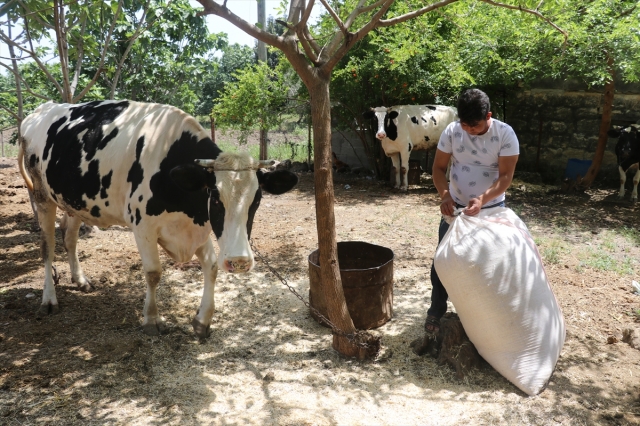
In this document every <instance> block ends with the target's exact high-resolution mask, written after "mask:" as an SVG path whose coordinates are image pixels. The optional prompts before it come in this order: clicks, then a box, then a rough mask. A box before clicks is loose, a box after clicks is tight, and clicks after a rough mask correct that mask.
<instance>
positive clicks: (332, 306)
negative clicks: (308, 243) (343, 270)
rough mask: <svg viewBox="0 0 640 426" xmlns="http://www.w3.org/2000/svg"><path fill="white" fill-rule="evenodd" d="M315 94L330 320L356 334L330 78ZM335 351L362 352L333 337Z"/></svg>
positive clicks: (321, 241)
mask: <svg viewBox="0 0 640 426" xmlns="http://www.w3.org/2000/svg"><path fill="white" fill-rule="evenodd" d="M315 83H316V84H315V85H314V87H310V88H309V93H310V94H311V118H312V121H313V142H314V181H315V190H316V193H315V196H316V226H317V228H318V252H319V261H320V279H321V281H322V289H323V294H324V297H325V300H326V302H327V312H328V314H329V320H330V321H331V322H332V323H333V324H334V325H335V327H336V328H338V329H339V330H341V331H343V332H345V333H347V334H351V333H355V331H356V328H355V326H354V325H353V321H352V320H351V316H350V315H349V310H348V309H347V302H346V301H345V298H344V291H343V289H342V280H341V279H340V266H339V264H338V245H337V241H336V226H335V225H336V223H335V215H334V212H333V206H334V191H333V176H332V172H333V170H332V167H331V111H330V104H329V100H330V98H329V78H323V77H318V78H317V79H316V81H315ZM333 348H334V349H335V350H336V351H338V352H339V353H341V354H342V355H345V356H350V357H353V356H359V348H358V347H357V346H355V345H353V344H352V343H351V342H350V341H349V340H348V339H347V338H346V337H344V336H342V335H339V334H336V333H335V332H334V333H333Z"/></svg>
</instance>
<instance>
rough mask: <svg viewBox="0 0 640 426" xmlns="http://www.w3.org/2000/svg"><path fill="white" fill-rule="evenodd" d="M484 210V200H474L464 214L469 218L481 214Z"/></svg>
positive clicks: (471, 200)
mask: <svg viewBox="0 0 640 426" xmlns="http://www.w3.org/2000/svg"><path fill="white" fill-rule="evenodd" d="M481 208H482V200H481V199H480V198H472V199H470V200H469V204H468V205H467V207H465V209H464V210H463V212H464V214H466V215H467V216H475V215H477V214H478V213H480V209H481Z"/></svg>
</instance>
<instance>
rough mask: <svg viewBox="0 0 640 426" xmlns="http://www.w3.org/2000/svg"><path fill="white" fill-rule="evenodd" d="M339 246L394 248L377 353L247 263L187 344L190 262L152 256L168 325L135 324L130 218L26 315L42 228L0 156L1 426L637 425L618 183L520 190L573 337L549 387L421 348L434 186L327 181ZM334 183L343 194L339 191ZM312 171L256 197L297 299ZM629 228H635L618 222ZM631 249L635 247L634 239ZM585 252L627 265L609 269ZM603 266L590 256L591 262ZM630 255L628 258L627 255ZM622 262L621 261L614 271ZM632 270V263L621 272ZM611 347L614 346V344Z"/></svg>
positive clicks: (309, 231)
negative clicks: (159, 331) (286, 189)
mask: <svg viewBox="0 0 640 426" xmlns="http://www.w3.org/2000/svg"><path fill="white" fill-rule="evenodd" d="M335 179H336V182H335V188H336V207H335V214H336V232H337V235H338V240H339V241H366V242H370V243H373V244H378V245H382V246H385V247H389V248H391V249H392V250H393V251H394V254H395V260H394V316H393V319H392V320H391V321H389V322H388V323H386V324H385V325H384V326H382V327H380V328H379V329H377V330H376V332H377V333H379V334H380V335H381V336H382V345H383V351H382V353H381V355H380V357H379V358H378V359H377V360H375V361H365V362H359V361H356V360H352V359H344V358H342V357H341V356H339V355H338V354H336V353H335V352H334V351H333V350H332V349H331V335H330V334H329V331H328V329H327V328H325V327H322V326H320V325H318V324H317V323H316V322H315V321H314V320H313V319H312V318H311V317H310V315H309V312H308V309H307V308H306V307H305V306H304V305H303V304H302V302H301V301H300V300H298V299H297V298H296V297H295V296H294V295H293V294H291V292H290V291H289V290H288V289H287V288H286V287H285V286H284V285H283V284H282V283H280V282H279V281H278V280H277V279H276V278H275V277H274V276H273V274H272V273H270V272H268V270H267V269H266V268H265V267H264V265H263V264H260V263H259V264H258V265H257V267H256V270H255V272H254V273H251V274H248V275H225V274H220V276H219V279H218V283H217V286H216V295H215V300H216V308H217V312H216V314H215V316H214V322H213V324H212V335H211V337H210V338H209V339H208V340H206V341H203V342H200V341H198V340H197V339H195V338H194V335H193V332H192V330H191V327H190V326H189V322H190V319H191V318H192V316H193V315H194V313H195V310H196V308H197V306H198V304H199V301H200V297H201V291H202V274H201V271H200V269H199V268H198V266H197V262H190V263H186V264H176V263H174V262H173V261H171V260H170V259H169V258H167V257H164V258H163V265H164V275H163V278H162V281H161V285H160V288H159V292H158V293H159V294H158V300H159V307H160V309H161V312H162V313H163V315H164V316H165V318H166V319H167V321H168V324H169V326H170V327H169V332H168V334H166V335H163V336H160V337H148V336H146V335H144V334H142V332H141V331H140V328H139V324H140V320H141V316H142V315H141V310H142V307H143V299H144V292H145V284H144V276H143V271H142V270H141V264H140V258H139V255H138V253H137V250H136V248H135V245H134V242H133V238H132V235H131V233H130V231H129V230H128V229H126V228H119V227H113V228H109V229H107V230H102V231H100V232H97V233H90V234H86V235H83V236H82V237H81V241H80V242H79V250H80V253H81V255H80V257H81V260H82V262H83V266H84V268H85V270H86V272H87V274H88V275H89V276H90V277H91V278H92V279H93V282H94V284H95V285H96V287H97V288H96V290H95V291H94V292H92V293H88V294H85V293H81V292H79V291H77V290H76V289H75V288H74V286H73V285H72V284H71V283H70V276H69V268H68V266H67V264H66V262H65V253H64V249H63V248H62V245H61V244H60V236H59V235H58V237H57V239H58V245H57V248H56V259H55V264H56V266H57V268H58V271H59V273H60V275H61V279H60V284H59V285H58V286H57V294H58V299H59V302H60V308H61V312H60V314H58V315H55V316H49V317H45V318H41V319H38V318H36V315H35V313H36V309H37V307H38V305H39V303H40V298H41V294H42V281H43V269H42V264H41V260H40V255H39V252H40V250H39V236H38V234H37V233H33V232H31V222H30V220H31V211H30V206H29V203H28V198H27V193H26V190H25V188H24V186H23V184H22V182H21V179H20V177H19V174H18V171H17V167H16V164H15V160H4V161H3V162H2V163H0V233H1V235H2V237H1V238H0V423H1V424H6V425H14V424H15V425H18V424H51V425H55V424H61V425H74V424H77V425H80V424H82V425H85V424H127V425H136V424H138V425H146V424H151V423H159V424H176V425H178V424H179V425H184V424H254V425H287V424H290V425H305V424H306V425H333V424H340V425H399V424H403V425H436V424H437V425H460V424H475V425H485V424H486V425H489V424H492V425H495V424H505V425H506V424H508V425H514V424H518V425H520V424H541V425H542V424H543V425H554V424H565V425H609V424H611V425H614V424H620V425H623V424H639V423H640V350H638V349H634V348H632V347H631V346H630V345H629V344H627V343H625V342H623V341H622V339H623V335H622V333H623V330H625V329H628V328H633V327H638V323H637V322H636V321H637V317H636V316H635V315H634V310H637V309H640V296H636V295H633V294H632V293H631V285H630V283H631V280H632V279H636V280H638V273H639V270H640V265H639V263H638V259H640V249H639V248H638V244H637V243H638V240H633V239H632V238H633V235H635V236H636V237H637V235H638V234H637V233H636V234H633V233H631V234H630V235H631V236H630V237H627V238H623V237H621V236H620V233H615V232H613V230H616V229H618V230H620V229H623V227H625V226H626V227H627V228H628V229H631V230H633V229H635V230H637V229H638V223H640V221H639V220H638V219H639V216H640V215H639V211H640V209H638V208H633V207H630V206H629V205H628V204H627V203H625V202H622V203H619V202H617V201H616V200H615V190H616V189H615V188H611V189H597V190H593V191H590V192H588V193H587V194H584V195H570V196H566V195H562V194H559V193H552V192H551V193H550V192H549V191H546V189H545V188H542V187H538V186H534V185H531V184H529V183H526V182H516V183H515V184H514V186H513V187H512V189H511V190H510V191H509V197H510V199H511V207H512V208H513V209H514V210H515V211H516V212H517V213H518V214H520V215H521V217H522V218H523V220H525V222H526V223H527V224H529V226H530V229H531V231H532V234H533V235H534V237H535V238H536V241H537V242H538V243H539V245H540V250H541V252H542V253H543V255H544V256H545V263H546V265H545V266H546V270H547V273H548V275H549V278H550V282H551V286H552V287H553V290H554V292H555V295H556V297H557V298H558V301H559V303H560V305H561V307H562V309H563V313H564V316H565V320H566V323H567V341H566V344H565V346H564V349H563V351H562V354H561V357H560V361H559V363H558V366H557V369H556V372H555V373H554V375H553V377H552V379H551V382H550V384H549V386H548V388H547V389H546V390H545V391H544V392H543V393H542V394H541V395H539V396H537V397H533V398H530V397H527V396H526V395H524V394H523V393H522V392H520V391H519V390H518V389H517V388H515V387H514V386H513V385H511V384H510V383H509V382H508V381H506V380H505V379H503V378H502V377H501V376H500V375H498V374H497V373H496V372H495V371H493V370H492V369H491V368H488V367H486V368H483V369H475V370H472V372H471V373H470V374H468V375H466V376H465V377H464V379H463V380H462V381H460V380H458V379H457V378H456V373H455V371H454V370H453V369H452V368H451V367H449V366H447V365H438V363H437V360H436V359H433V358H430V357H428V356H417V355H416V354H414V353H413V351H412V350H411V348H410V346H409V344H410V342H411V341H413V340H415V339H417V338H419V337H421V336H422V333H423V322H424V318H425V314H426V308H427V306H428V303H429V302H428V297H429V291H430V283H429V267H430V264H431V259H432V256H433V253H434V251H435V244H436V242H437V225H438V221H439V215H438V210H437V196H436V193H435V190H434V189H433V186H432V185H430V182H429V181H428V180H426V181H423V184H422V185H421V186H415V187H411V188H410V190H409V192H408V193H398V192H394V191H392V190H391V189H389V188H388V187H387V186H386V185H385V184H384V183H380V182H375V181H372V180H367V179H362V178H358V177H355V176H353V175H350V174H345V175H339V176H338V175H336V177H335ZM346 185H348V186H349V189H345V188H346ZM313 197H314V191H313V175H312V174H303V175H301V182H300V185H299V186H298V187H297V188H296V189H295V190H294V191H292V192H291V193H288V194H285V195H282V196H277V197H276V196H270V195H266V196H265V197H264V199H263V201H262V206H261V208H260V209H259V211H258V213H257V215H256V223H255V225H254V229H253V238H254V241H255V244H256V245H257V247H258V248H259V250H260V251H261V252H262V253H263V254H264V255H265V256H266V257H267V258H268V259H269V261H270V263H271V264H272V265H273V266H274V267H275V268H276V269H277V270H278V271H279V273H281V274H282V275H283V276H285V277H286V278H287V280H288V282H289V283H290V284H291V286H292V287H293V288H294V289H296V291H298V292H299V293H300V294H301V295H303V296H305V298H306V297H307V295H308V290H309V278H308V263H307V256H308V255H309V254H310V253H311V252H312V251H313V250H315V249H316V248H317V243H316V229H315V203H314V198H313ZM629 232H631V231H629ZM634 241H635V243H634ZM589 253H592V254H593V255H594V256H597V255H598V254H600V255H601V257H602V259H604V254H606V255H607V256H608V257H607V259H608V260H609V262H617V263H615V264H616V265H619V266H621V267H620V268H618V269H619V270H618V271H614V270H607V268H605V267H602V266H598V265H597V264H595V263H594V262H591V263H590V262H588V261H586V260H585V257H584V256H588V255H589ZM602 259H601V260H602ZM625 262H626V263H625ZM622 266H624V267H626V268H627V269H626V272H625V270H624V268H622ZM629 272H630V273H629ZM608 342H609V343H608Z"/></svg>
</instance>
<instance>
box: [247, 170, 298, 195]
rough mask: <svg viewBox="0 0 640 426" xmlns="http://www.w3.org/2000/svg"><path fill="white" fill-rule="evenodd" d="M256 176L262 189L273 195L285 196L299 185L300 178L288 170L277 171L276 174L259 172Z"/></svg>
mask: <svg viewBox="0 0 640 426" xmlns="http://www.w3.org/2000/svg"><path fill="white" fill-rule="evenodd" d="M256 174H257V175H258V182H259V183H260V188H262V190H263V191H265V192H268V193H270V194H273V195H280V194H284V193H285V192H287V191H289V190H290V189H291V188H293V187H294V186H296V184H297V183H298V176H297V175H296V174H295V173H291V172H290V171H288V170H276V171H275V172H264V171H262V170H258V171H257V172H256Z"/></svg>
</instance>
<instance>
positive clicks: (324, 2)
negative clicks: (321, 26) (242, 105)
mask: <svg viewBox="0 0 640 426" xmlns="http://www.w3.org/2000/svg"><path fill="white" fill-rule="evenodd" d="M320 3H322V5H323V6H324V8H325V9H327V12H329V15H331V17H332V18H333V20H334V21H336V24H337V25H338V28H340V31H342V34H344V36H345V37H346V36H347V28H346V27H345V26H344V24H343V23H342V19H340V17H339V16H338V14H337V13H336V11H335V10H333V8H332V7H331V5H330V4H329V3H327V0H320Z"/></svg>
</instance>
